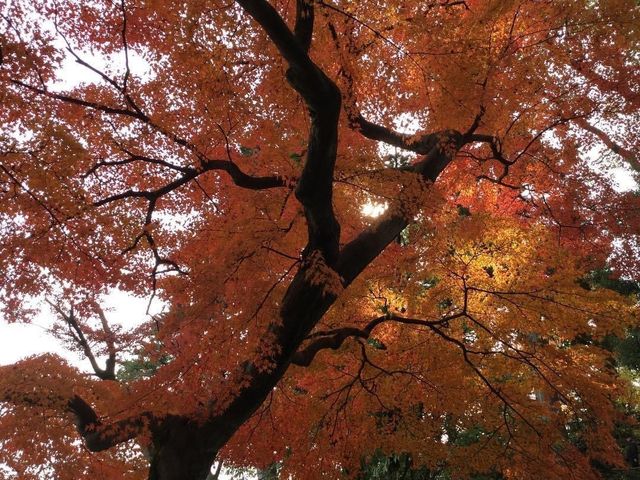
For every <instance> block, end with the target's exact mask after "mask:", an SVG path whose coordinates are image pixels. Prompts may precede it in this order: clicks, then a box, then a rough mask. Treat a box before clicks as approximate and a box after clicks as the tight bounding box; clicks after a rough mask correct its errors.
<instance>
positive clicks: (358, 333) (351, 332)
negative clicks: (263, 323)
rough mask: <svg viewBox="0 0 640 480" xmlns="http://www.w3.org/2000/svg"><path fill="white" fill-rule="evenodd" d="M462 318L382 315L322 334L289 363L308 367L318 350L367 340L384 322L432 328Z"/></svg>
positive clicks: (456, 315)
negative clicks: (359, 323) (363, 324)
mask: <svg viewBox="0 0 640 480" xmlns="http://www.w3.org/2000/svg"><path fill="white" fill-rule="evenodd" d="M462 316H464V312H461V313H456V314H454V315H448V316H446V317H443V318H441V319H439V320H421V319H417V318H406V317H401V316H399V315H383V316H381V317H377V318H375V319H373V320H372V321H370V322H369V323H368V324H367V325H366V326H365V327H363V328H358V327H343V328H338V329H335V330H330V331H328V332H322V334H321V335H320V336H319V337H317V338H316V339H315V340H314V341H313V342H311V343H310V344H309V345H307V346H306V347H305V348H304V349H302V350H298V351H297V352H296V354H295V355H294V356H293V358H292V360H291V363H293V364H294V365H298V366H301V367H308V366H309V365H311V362H313V359H314V358H315V356H316V354H317V353H318V352H319V351H320V350H324V349H327V348H330V349H332V350H337V349H338V348H340V346H341V345H342V344H343V343H344V341H345V340H346V339H347V338H352V337H355V338H364V339H367V338H369V337H370V336H371V333H372V332H373V330H374V329H375V328H376V327H377V326H378V325H381V324H383V323H385V322H396V323H401V324H404V325H418V326H424V327H429V326H434V325H445V324H447V323H448V322H449V321H451V320H454V319H456V318H460V317H462Z"/></svg>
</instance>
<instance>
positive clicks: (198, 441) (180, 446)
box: [149, 417, 217, 480]
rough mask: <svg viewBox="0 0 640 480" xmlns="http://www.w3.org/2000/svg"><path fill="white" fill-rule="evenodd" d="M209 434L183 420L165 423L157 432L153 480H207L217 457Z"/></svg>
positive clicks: (152, 466) (175, 418)
mask: <svg viewBox="0 0 640 480" xmlns="http://www.w3.org/2000/svg"><path fill="white" fill-rule="evenodd" d="M207 434H210V432H207V431H206V430H205V429H204V428H202V427H201V426H198V425H196V424H194V423H192V422H188V421H187V420H185V419H183V418H179V417H170V418H168V419H167V420H166V421H164V422H163V424H162V427H160V428H159V429H158V430H156V431H154V432H153V449H152V452H151V467H150V469H149V480H206V479H207V478H208V476H209V473H210V471H211V464H212V463H213V460H214V458H215V456H216V453H217V452H216V451H215V450H212V449H211V448H209V447H208V446H207V445H208V444H209V445H210V444H211V442H210V441H207V439H208V438H207V437H208V435H207ZM209 438H210V437H209Z"/></svg>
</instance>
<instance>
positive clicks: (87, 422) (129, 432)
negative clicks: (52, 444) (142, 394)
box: [67, 395, 154, 452]
mask: <svg viewBox="0 0 640 480" xmlns="http://www.w3.org/2000/svg"><path fill="white" fill-rule="evenodd" d="M67 410H68V411H69V412H70V413H72V414H73V415H74V417H75V424H76V428H77V430H78V433H79V434H80V435H81V436H82V438H83V439H84V443H85V445H86V446H87V448H88V449H89V450H91V451H92V452H101V451H103V450H107V449H109V448H111V447H114V446H116V445H119V444H120V443H123V442H126V441H128V440H131V439H133V438H135V437H137V436H138V435H140V433H142V432H143V431H144V430H145V429H146V428H150V427H152V426H153V423H154V419H153V416H152V415H151V414H150V413H142V414H140V415H137V416H134V417H130V418H126V419H123V420H119V421H116V422H113V423H109V424H103V423H102V422H101V421H100V419H99V418H98V415H97V414H96V412H95V411H94V410H93V408H92V407H91V405H89V404H88V403H87V402H85V401H84V400H83V399H82V398H80V397H79V396H77V395H75V396H74V397H73V398H71V400H69V402H68V403H67Z"/></svg>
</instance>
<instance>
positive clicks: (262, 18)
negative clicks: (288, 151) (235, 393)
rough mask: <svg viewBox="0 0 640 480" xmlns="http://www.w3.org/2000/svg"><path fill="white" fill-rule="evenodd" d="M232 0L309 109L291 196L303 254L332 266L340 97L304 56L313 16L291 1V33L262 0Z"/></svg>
mask: <svg viewBox="0 0 640 480" xmlns="http://www.w3.org/2000/svg"><path fill="white" fill-rule="evenodd" d="M237 2H238V3H239V4H240V5H241V6H242V7H243V8H244V9H245V11H246V12H247V13H248V14H249V15H250V16H251V17H253V19H254V20H255V21H256V22H258V24H260V26H261V27H262V28H263V29H264V31H265V32H266V34H267V35H268V37H269V38H270V40H271V41H272V42H273V44H274V45H275V46H276V48H277V49H278V51H279V52H280V54H281V55H282V57H283V58H284V59H285V60H286V61H287V63H288V64H289V69H288V70H287V80H288V81H289V83H290V84H291V86H292V87H293V88H294V89H295V90H296V91H297V92H298V93H299V94H300V96H301V97H302V98H303V99H304V101H305V103H306V104H307V108H308V109H309V115H310V117H311V128H310V130H309V141H308V146H307V158H306V161H305V165H304V167H303V170H302V174H301V176H300V179H299V181H298V185H297V187H296V198H297V199H298V200H299V201H300V203H302V205H303V206H304V210H305V216H306V219H307V228H308V232H309V241H308V245H307V248H306V249H305V252H306V253H309V252H311V251H313V250H319V251H320V252H321V253H322V254H323V256H324V258H325V260H326V261H327V264H328V265H333V264H334V263H335V261H336V260H337V257H338V244H339V240H340V225H339V224H338V221H337V220H336V218H335V215H334V212H333V205H332V196H333V172H334V167H335V161H336V153H337V148H338V117H339V114H340V104H341V95H340V91H339V90H338V87H337V86H336V85H335V83H334V82H333V81H332V80H331V79H330V78H329V77H327V76H326V75H325V73H324V72H323V71H322V70H320V68H318V67H317V66H316V65H315V63H314V62H313V61H312V60H311V59H310V58H309V56H308V54H307V47H308V45H307V42H310V39H311V35H312V26H313V22H312V19H313V18H312V17H308V16H305V15H308V14H309V8H311V7H310V6H308V5H306V3H307V2H306V0H305V1H301V2H298V3H297V6H298V14H297V17H298V19H297V21H296V27H297V32H296V34H297V35H296V34H294V33H292V32H291V30H289V28H288V27H287V25H286V23H285V22H284V20H283V19H282V17H281V16H280V15H279V14H278V12H277V11H276V10H275V9H274V8H273V7H272V6H271V5H270V4H269V3H268V2H267V1H265V0H237ZM304 12H307V13H304ZM303 17H304V18H303Z"/></svg>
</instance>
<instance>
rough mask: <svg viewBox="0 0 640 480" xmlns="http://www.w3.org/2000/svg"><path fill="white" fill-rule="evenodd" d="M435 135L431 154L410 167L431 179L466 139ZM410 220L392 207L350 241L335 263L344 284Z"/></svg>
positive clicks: (451, 134)
mask: <svg viewBox="0 0 640 480" xmlns="http://www.w3.org/2000/svg"><path fill="white" fill-rule="evenodd" d="M436 138H437V139H438V141H437V142H435V144H434V145H433V146H432V148H431V150H430V151H429V153H428V155H426V157H425V158H424V159H423V160H421V161H420V162H418V163H416V164H414V165H412V166H411V167H410V169H409V170H410V171H413V172H415V173H417V174H419V175H421V176H422V178H424V179H425V180H427V181H430V182H434V181H435V180H436V179H437V178H438V176H439V175H440V173H442V171H443V170H444V169H445V168H446V167H447V165H449V163H450V162H451V161H452V160H453V158H454V157H455V155H456V153H457V152H458V150H459V149H460V148H461V147H462V146H463V144H464V141H465V139H464V136H463V135H462V134H461V133H460V132H456V131H446V132H440V133H438V134H437V135H436ZM409 221H410V219H407V218H405V217H404V216H403V215H400V214H398V213H397V212H395V211H394V210H393V208H390V209H389V210H388V211H387V213H386V214H384V215H382V216H381V217H380V218H379V219H378V221H376V222H374V223H373V224H372V225H371V226H370V227H369V228H367V229H365V230H364V231H362V232H361V233H360V234H359V235H358V236H357V237H356V238H354V239H353V240H351V241H350V242H349V243H347V244H346V245H345V246H344V247H343V248H342V251H341V252H340V259H339V261H338V264H337V266H336V271H337V272H338V273H339V274H340V276H341V277H342V278H343V280H344V283H345V285H348V284H350V283H351V282H352V281H353V280H354V279H355V278H356V277H357V276H358V274H359V273H360V272H361V271H362V270H363V269H364V268H365V267H366V266H367V265H369V263H371V262H372V261H373V260H374V259H375V258H376V257H377V256H378V255H380V253H381V252H382V251H383V250H384V249H385V248H386V246H387V245H389V243H391V242H392V241H393V239H394V238H396V237H397V236H398V234H399V233H400V232H401V231H402V230H403V229H404V228H405V227H406V226H407V225H408V224H409Z"/></svg>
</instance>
